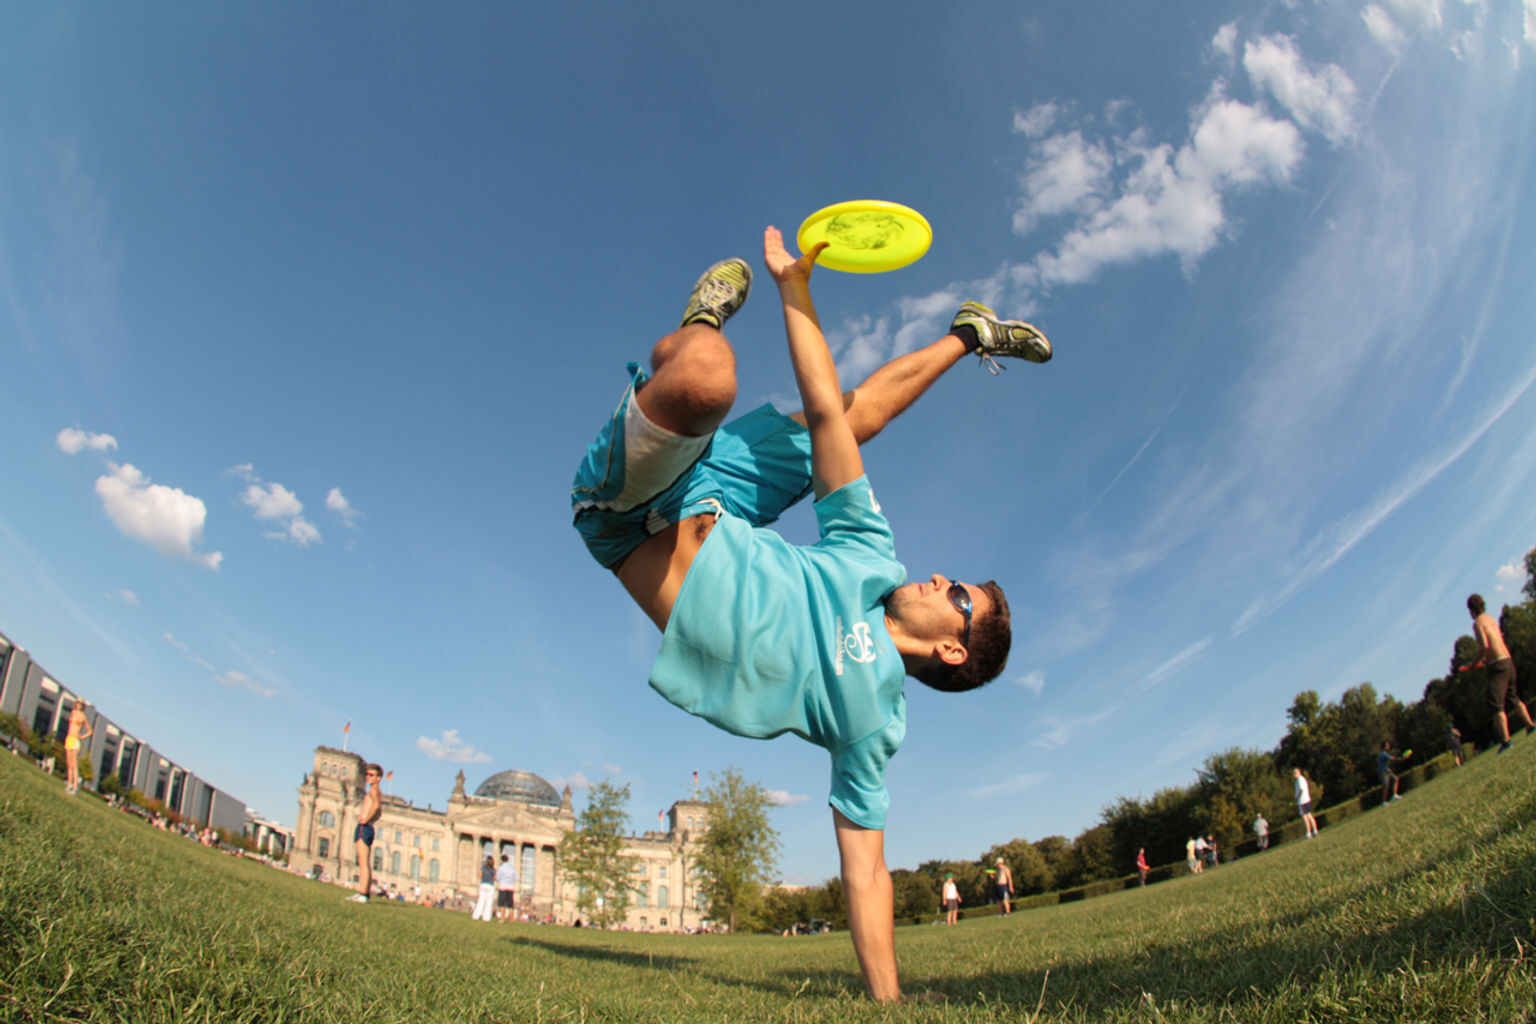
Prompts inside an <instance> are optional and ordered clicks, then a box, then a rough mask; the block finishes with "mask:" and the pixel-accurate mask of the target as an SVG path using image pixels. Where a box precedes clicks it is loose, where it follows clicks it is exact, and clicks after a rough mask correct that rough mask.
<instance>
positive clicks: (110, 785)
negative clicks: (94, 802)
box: [98, 775, 123, 796]
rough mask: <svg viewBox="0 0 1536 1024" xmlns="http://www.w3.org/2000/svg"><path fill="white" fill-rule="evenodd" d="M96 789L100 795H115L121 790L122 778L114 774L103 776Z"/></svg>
mask: <svg viewBox="0 0 1536 1024" xmlns="http://www.w3.org/2000/svg"><path fill="white" fill-rule="evenodd" d="M98 789H99V790H100V792H101V795H102V796H117V795H118V794H120V793H121V792H122V791H123V780H122V779H120V778H118V777H117V776H116V775H106V776H103V777H102V780H101V785H100V786H99V787H98Z"/></svg>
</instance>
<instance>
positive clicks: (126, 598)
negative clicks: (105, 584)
mask: <svg viewBox="0 0 1536 1024" xmlns="http://www.w3.org/2000/svg"><path fill="white" fill-rule="evenodd" d="M117 599H118V600H119V601H121V602H123V604H131V605H133V606H134V607H135V608H137V607H138V604H139V595H138V594H135V593H134V592H133V591H131V590H128V589H126V588H125V589H123V590H119V591H118V592H117Z"/></svg>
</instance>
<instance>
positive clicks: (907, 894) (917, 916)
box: [891, 868, 939, 924]
mask: <svg viewBox="0 0 1536 1024" xmlns="http://www.w3.org/2000/svg"><path fill="white" fill-rule="evenodd" d="M891 889H892V892H893V894H894V898H895V911H896V914H895V916H896V920H898V921H906V920H910V921H911V922H912V923H913V924H919V923H921V922H922V920H923V919H924V918H927V917H932V916H933V915H934V914H935V913H936V912H937V911H938V909H939V890H938V889H936V888H934V885H933V879H931V878H929V877H928V876H927V875H926V874H924V873H923V872H921V871H908V870H907V869H906V868H896V869H895V870H894V871H892V872H891Z"/></svg>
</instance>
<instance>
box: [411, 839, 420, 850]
mask: <svg viewBox="0 0 1536 1024" xmlns="http://www.w3.org/2000/svg"><path fill="white" fill-rule="evenodd" d="M411 845H412V846H414V847H416V848H417V849H420V848H421V836H411Z"/></svg>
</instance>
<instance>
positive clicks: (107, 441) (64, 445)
mask: <svg viewBox="0 0 1536 1024" xmlns="http://www.w3.org/2000/svg"><path fill="white" fill-rule="evenodd" d="M53 440H54V443H55V444H57V445H58V446H59V451H61V452H63V453H64V454H65V455H75V454H77V453H78V452H79V451H80V450H81V449H83V448H89V449H91V450H92V451H98V452H104V451H107V450H109V449H112V448H116V447H117V438H115V437H113V436H112V435H111V434H92V433H88V432H86V431H84V430H77V429H75V428H74V427H65V428H64V429H63V430H61V431H59V433H58V436H57V437H55V438H54V439H53Z"/></svg>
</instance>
